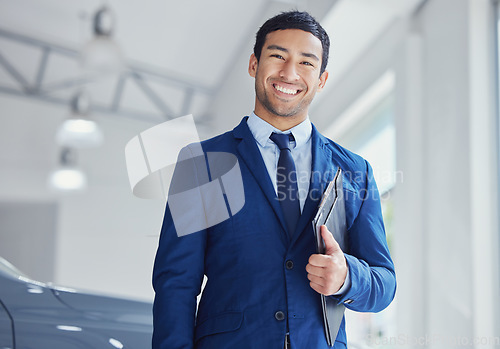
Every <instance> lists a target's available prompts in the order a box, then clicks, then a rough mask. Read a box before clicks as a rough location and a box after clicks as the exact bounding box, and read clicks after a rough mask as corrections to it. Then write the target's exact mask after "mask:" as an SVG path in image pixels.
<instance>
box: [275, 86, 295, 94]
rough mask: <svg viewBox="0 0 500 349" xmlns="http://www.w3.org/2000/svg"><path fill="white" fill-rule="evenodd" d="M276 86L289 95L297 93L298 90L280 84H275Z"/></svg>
mask: <svg viewBox="0 0 500 349" xmlns="http://www.w3.org/2000/svg"><path fill="white" fill-rule="evenodd" d="M274 88H275V89H277V90H278V91H280V92H283V93H286V94H287V95H295V94H297V92H298V90H290V89H288V88H284V87H281V86H280V85H274Z"/></svg>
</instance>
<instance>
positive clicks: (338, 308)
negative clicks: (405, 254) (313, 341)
mask: <svg viewBox="0 0 500 349" xmlns="http://www.w3.org/2000/svg"><path fill="white" fill-rule="evenodd" d="M312 224H313V231H314V235H315V237H316V247H317V251H318V253H321V254H324V253H325V243H324V241H323V239H322V237H321V232H320V227H321V226H322V225H326V227H327V228H328V230H329V231H330V232H331V233H332V235H333V237H334V238H335V240H336V241H337V242H338V244H339V245H340V248H341V249H342V251H346V250H345V248H346V235H347V233H346V230H347V229H346V219H345V202H344V191H343V189H342V170H341V169H340V168H339V169H338V170H337V173H336V174H335V178H334V179H333V181H331V182H330V183H329V184H328V186H327V188H326V190H325V192H324V193H323V196H322V197H321V201H320V203H319V205H318V211H317V213H316V216H315V217H314V219H313V221H312ZM321 306H322V309H323V324H324V327H325V336H326V341H327V343H328V345H329V346H333V344H334V343H335V338H337V333H338V331H339V328H340V324H341V323H342V318H343V316H344V310H345V307H344V305H343V304H338V302H337V300H335V299H334V298H331V297H328V296H324V295H321Z"/></svg>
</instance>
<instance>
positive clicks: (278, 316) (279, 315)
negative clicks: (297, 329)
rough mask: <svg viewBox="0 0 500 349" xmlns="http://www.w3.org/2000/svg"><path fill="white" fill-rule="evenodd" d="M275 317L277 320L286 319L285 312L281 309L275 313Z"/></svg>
mask: <svg viewBox="0 0 500 349" xmlns="http://www.w3.org/2000/svg"><path fill="white" fill-rule="evenodd" d="M274 317H275V318H276V320H278V321H283V320H285V313H284V312H282V311H281V310H279V311H277V312H276V313H275V314H274Z"/></svg>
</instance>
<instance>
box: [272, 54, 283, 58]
mask: <svg viewBox="0 0 500 349" xmlns="http://www.w3.org/2000/svg"><path fill="white" fill-rule="evenodd" d="M271 57H274V58H278V59H284V58H283V56H282V55H278V54H273V55H271Z"/></svg>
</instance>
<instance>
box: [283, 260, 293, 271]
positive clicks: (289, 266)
mask: <svg viewBox="0 0 500 349" xmlns="http://www.w3.org/2000/svg"><path fill="white" fill-rule="evenodd" d="M285 265H286V268H287V269H288V270H291V269H293V261H292V260H291V259H289V260H287V261H286V263H285Z"/></svg>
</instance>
